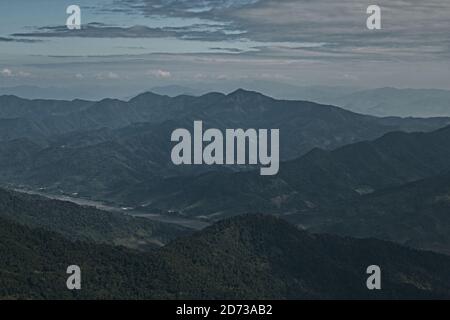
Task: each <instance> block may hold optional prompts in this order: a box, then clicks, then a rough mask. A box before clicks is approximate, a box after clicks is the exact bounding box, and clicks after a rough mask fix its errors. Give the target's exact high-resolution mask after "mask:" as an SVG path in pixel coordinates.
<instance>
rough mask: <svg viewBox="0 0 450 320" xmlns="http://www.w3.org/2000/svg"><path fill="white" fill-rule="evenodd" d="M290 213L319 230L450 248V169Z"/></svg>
mask: <svg viewBox="0 0 450 320" xmlns="http://www.w3.org/2000/svg"><path fill="white" fill-rule="evenodd" d="M285 218H286V219H288V220H289V221H292V222H293V223H296V224H298V225H299V226H301V227H302V228H308V229H309V230H310V231H314V232H329V233H334V234H340V235H348V236H353V237H361V238H367V237H373V238H377V239H386V240H390V241H395V242H398V243H401V244H404V245H408V246H411V247H415V248H420V249H427V250H433V251H437V252H442V253H446V254H450V238H449V235H450V173H447V174H442V175H439V176H435V177H431V178H427V179H424V180H420V181H415V182H411V183H408V184H405V185H401V186H399V187H392V188H387V189H383V190H380V191H377V192H375V193H373V194H370V195H365V196H363V197H360V198H358V199H354V200H349V201H340V202H336V203H334V204H333V206H330V207H329V208H322V209H311V210H308V211H304V212H301V213H298V214H292V215H289V216H285Z"/></svg>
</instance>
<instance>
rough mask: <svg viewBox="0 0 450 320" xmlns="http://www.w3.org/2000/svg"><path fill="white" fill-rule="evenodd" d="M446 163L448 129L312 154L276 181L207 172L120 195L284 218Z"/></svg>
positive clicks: (289, 165)
mask: <svg viewBox="0 0 450 320" xmlns="http://www.w3.org/2000/svg"><path fill="white" fill-rule="evenodd" d="M449 159H450V127H446V128H443V129H440V130H437V131H434V132H431V133H403V132H394V133H389V134H387V135H385V136H383V137H381V138H379V139H377V140H375V141H371V142H360V143H356V144H352V145H348V146H344V147H342V148H339V149H336V150H334V151H323V150H319V149H316V150H313V151H311V152H310V153H308V154H307V155H305V156H303V157H301V158H299V159H296V160H293V161H289V162H284V163H282V164H281V165H280V172H279V174H278V175H276V176H274V177H264V176H260V175H259V171H252V172H240V173H216V172H212V173H208V174H203V175H200V176H197V177H188V178H186V177H184V178H183V177H181V178H173V179H167V180H166V181H164V182H162V183H160V184H158V185H157V186H155V187H152V185H151V184H146V185H138V186H136V187H135V188H131V189H129V190H128V193H126V194H125V195H123V193H124V192H122V194H121V197H122V200H124V201H125V200H126V199H132V200H134V201H136V202H137V201H142V202H144V201H146V202H147V203H150V207H152V208H159V209H163V210H177V211H180V212H183V213H185V214H187V215H196V216H199V215H211V218H214V219H217V218H220V217H223V216H224V215H230V214H237V213H244V212H248V211H260V212H267V213H282V214H285V213H293V212H302V211H305V210H310V209H312V208H323V207H327V206H331V207H333V206H334V202H335V201H339V200H344V199H352V198H358V197H360V195H362V194H367V193H370V192H373V191H375V190H381V189H383V188H387V187H393V186H400V185H402V184H404V183H408V182H412V181H415V180H419V179H423V178H427V177H431V176H435V175H439V174H440V173H441V172H444V171H447V170H449V169H450V161H449ZM128 195H129V197H128Z"/></svg>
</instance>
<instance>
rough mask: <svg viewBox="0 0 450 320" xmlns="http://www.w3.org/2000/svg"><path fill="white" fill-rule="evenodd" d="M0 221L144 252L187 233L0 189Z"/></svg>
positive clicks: (153, 223) (177, 229)
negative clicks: (0, 219)
mask: <svg viewBox="0 0 450 320" xmlns="http://www.w3.org/2000/svg"><path fill="white" fill-rule="evenodd" d="M0 217H3V218H7V219H9V220H12V221H15V222H18V223H20V224H23V225H27V226H30V227H40V228H43V229H46V230H50V231H54V232H58V233H60V234H61V235H63V236H65V237H66V238H68V239H71V240H84V241H93V242H98V243H107V244H111V245H122V246H126V247H131V248H139V249H148V248H149V247H157V246H160V245H161V244H163V243H167V242H168V241H169V240H171V239H173V238H175V237H177V236H181V235H184V234H187V233H188V230H186V229H184V228H181V227H177V226H175V225H171V224H163V223H158V222H154V221H150V220H147V219H144V218H134V217H131V216H127V215H124V214H122V213H114V212H106V211H101V210H97V209H94V208H91V207H81V206H78V205H75V204H73V203H70V202H64V201H57V200H50V199H46V198H42V197H39V196H32V195H28V194H22V193H17V192H12V191H7V190H3V189H0Z"/></svg>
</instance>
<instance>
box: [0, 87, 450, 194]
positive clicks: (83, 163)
mask: <svg viewBox="0 0 450 320" xmlns="http://www.w3.org/2000/svg"><path fill="white" fill-rule="evenodd" d="M194 120H202V121H203V122H204V125H205V129H206V128H208V127H214V128H219V129H225V128H244V129H246V128H269V129H270V128H278V129H280V131H281V138H280V139H281V142H280V144H281V150H280V154H281V158H282V160H290V159H295V158H297V157H299V156H302V155H305V154H306V153H308V152H310V151H311V150H313V149H314V148H322V149H324V150H332V149H335V148H337V147H340V146H343V145H346V144H349V143H354V142H358V141H363V140H370V139H375V138H378V137H380V136H382V135H383V134H385V133H387V132H391V131H395V130H402V131H430V130H435V129H437V128H440V127H443V126H445V125H447V124H449V123H450V118H430V119H421V118H395V117H390V118H377V117H371V116H365V115H360V114H355V113H352V112H349V111H345V110H343V109H340V108H337V107H333V106H326V105H319V104H315V103H310V102H304V101H283V100H275V99H273V98H270V97H267V96H264V95H261V94H259V93H256V92H248V91H244V90H238V91H235V92H233V93H231V94H229V95H224V94H220V93H210V94H206V95H203V96H200V97H193V96H177V97H175V98H170V97H168V96H160V95H156V94H153V93H145V94H142V95H139V96H137V97H135V98H133V99H131V100H130V101H128V102H126V101H120V100H113V99H105V100H102V101H99V102H92V101H84V100H74V101H49V100H26V99H20V98H17V97H14V96H3V97H0V150H1V151H2V152H1V153H0V165H1V167H0V179H1V180H0V182H3V183H4V184H6V183H13V184H15V185H18V184H19V185H20V184H24V185H28V186H32V187H33V188H45V189H47V190H49V191H56V192H59V191H60V190H63V191H64V192H69V193H75V192H76V193H80V194H82V195H83V196H92V197H97V198H102V199H104V200H108V199H109V198H111V197H113V195H114V194H117V193H118V192H121V191H123V193H124V194H125V193H127V190H129V189H130V188H132V187H136V186H139V185H141V184H148V181H155V182H156V181H159V180H160V179H164V178H168V177H178V176H190V175H197V174H200V173H204V172H210V171H211V170H214V171H219V172H227V171H236V169H237V170H242V169H249V168H245V167H238V168H236V167H232V168H231V167H227V166H224V167H219V168H218V167H214V168H211V167H208V166H195V167H177V166H174V165H172V164H171V161H170V150H171V147H172V144H171V143H170V134H171V132H172V131H173V130H175V129H176V128H190V127H192V124H193V121H194ZM112 200H114V199H112Z"/></svg>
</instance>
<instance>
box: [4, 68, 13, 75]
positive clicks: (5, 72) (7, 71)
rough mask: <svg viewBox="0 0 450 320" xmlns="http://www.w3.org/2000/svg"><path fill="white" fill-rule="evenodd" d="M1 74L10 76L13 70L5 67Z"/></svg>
mask: <svg viewBox="0 0 450 320" xmlns="http://www.w3.org/2000/svg"><path fill="white" fill-rule="evenodd" d="M1 73H2V76H5V77H12V76H13V72H12V71H11V69H8V68H5V69H3V70H2V72H1Z"/></svg>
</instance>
